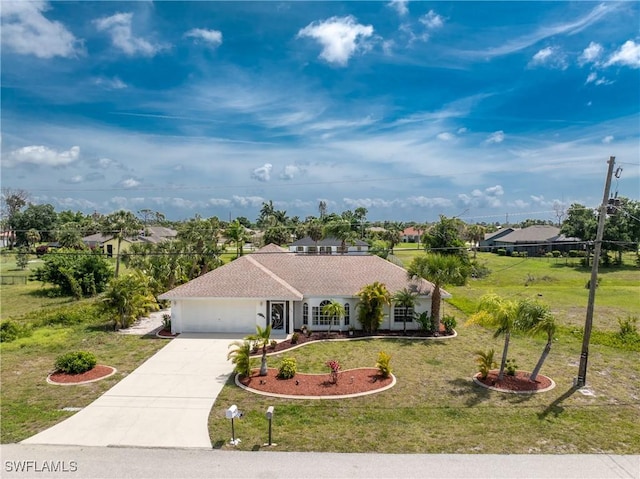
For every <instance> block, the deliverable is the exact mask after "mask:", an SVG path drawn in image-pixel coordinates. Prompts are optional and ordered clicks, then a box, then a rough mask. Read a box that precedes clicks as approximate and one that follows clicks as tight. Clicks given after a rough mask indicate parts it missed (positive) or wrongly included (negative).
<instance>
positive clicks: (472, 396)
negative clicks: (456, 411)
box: [449, 378, 491, 407]
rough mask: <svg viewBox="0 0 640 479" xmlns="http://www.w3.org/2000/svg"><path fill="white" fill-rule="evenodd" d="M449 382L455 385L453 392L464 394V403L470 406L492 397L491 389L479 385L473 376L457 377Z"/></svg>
mask: <svg viewBox="0 0 640 479" xmlns="http://www.w3.org/2000/svg"><path fill="white" fill-rule="evenodd" d="M449 383H450V384H451V385H452V386H454V387H455V390H453V391H452V393H454V394H458V395H460V396H464V397H465V402H464V403H465V405H466V406H468V407H472V406H477V405H478V404H480V403H482V402H484V401H486V400H488V399H490V396H491V390H490V389H487V388H483V387H481V386H478V385H477V384H476V383H474V382H473V381H472V380H471V378H469V379H466V378H456V379H453V380H450V381H449Z"/></svg>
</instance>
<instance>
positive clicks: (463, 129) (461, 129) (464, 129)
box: [458, 126, 469, 135]
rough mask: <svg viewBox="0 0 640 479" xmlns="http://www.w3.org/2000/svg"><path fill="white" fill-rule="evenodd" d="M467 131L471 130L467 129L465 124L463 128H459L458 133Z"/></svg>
mask: <svg viewBox="0 0 640 479" xmlns="http://www.w3.org/2000/svg"><path fill="white" fill-rule="evenodd" d="M467 131H469V130H467V129H466V128H465V127H464V126H463V127H462V128H458V135H462V134H463V133H466V132H467Z"/></svg>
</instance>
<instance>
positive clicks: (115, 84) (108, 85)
mask: <svg viewBox="0 0 640 479" xmlns="http://www.w3.org/2000/svg"><path fill="white" fill-rule="evenodd" d="M94 83H95V84H96V85H98V86H101V87H103V88H105V89H107V90H122V89H123V88H127V84H126V83H124V82H123V81H122V80H120V78H118V77H113V78H96V79H95V80H94Z"/></svg>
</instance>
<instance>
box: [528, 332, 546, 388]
mask: <svg viewBox="0 0 640 479" xmlns="http://www.w3.org/2000/svg"><path fill="white" fill-rule="evenodd" d="M549 351H551V340H549V341H547V344H546V345H545V347H544V350H543V351H542V355H541V356H540V359H539V360H538V364H536V367H535V368H533V372H532V373H531V377H530V378H529V381H535V380H536V379H537V378H538V373H539V372H540V369H542V365H543V364H544V361H545V359H547V356H548V355H549Z"/></svg>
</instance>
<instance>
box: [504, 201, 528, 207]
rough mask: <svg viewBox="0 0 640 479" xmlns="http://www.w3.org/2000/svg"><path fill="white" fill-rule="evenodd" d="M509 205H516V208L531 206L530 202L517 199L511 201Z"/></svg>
mask: <svg viewBox="0 0 640 479" xmlns="http://www.w3.org/2000/svg"><path fill="white" fill-rule="evenodd" d="M509 206H514V207H516V208H520V209H524V208H528V207H529V203H527V202H526V201H523V200H515V201H512V202H511V203H509Z"/></svg>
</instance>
